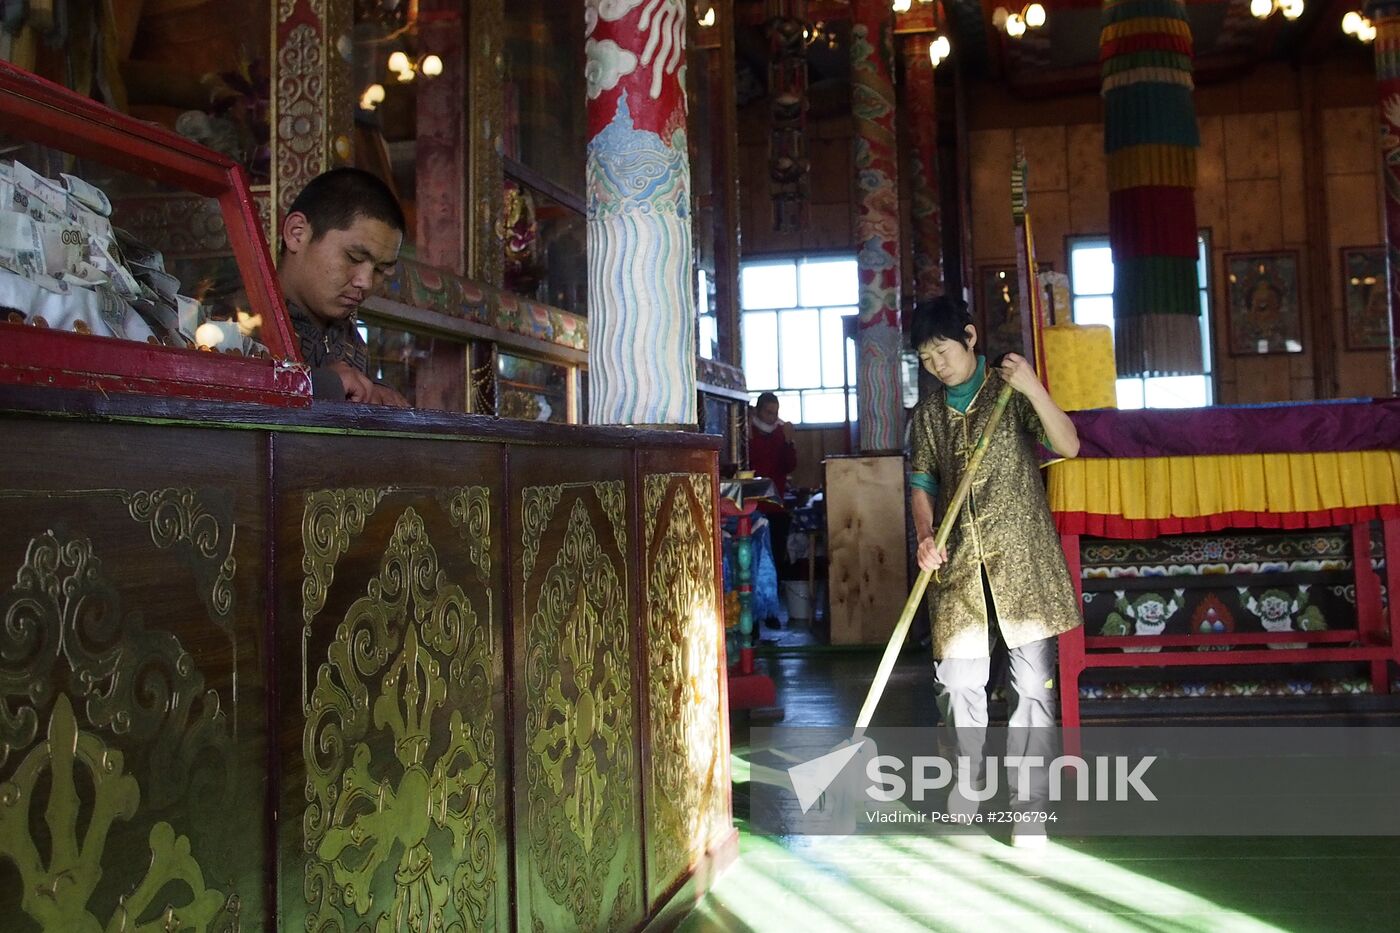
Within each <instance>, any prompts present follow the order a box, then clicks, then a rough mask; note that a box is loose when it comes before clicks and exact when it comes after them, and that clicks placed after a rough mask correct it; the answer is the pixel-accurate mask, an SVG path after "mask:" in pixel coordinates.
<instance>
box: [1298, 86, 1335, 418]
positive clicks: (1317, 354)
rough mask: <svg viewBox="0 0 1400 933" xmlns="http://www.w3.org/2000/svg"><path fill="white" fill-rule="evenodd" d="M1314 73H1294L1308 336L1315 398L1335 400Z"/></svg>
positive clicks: (1322, 141) (1322, 138) (1322, 135)
mask: <svg viewBox="0 0 1400 933" xmlns="http://www.w3.org/2000/svg"><path fill="white" fill-rule="evenodd" d="M1317 84H1318V78H1317V70H1316V69H1315V68H1300V69H1298V86H1299V87H1298V89H1299V95H1298V97H1299V101H1300V107H1299V110H1300V111H1301V125H1302V130H1303V134H1302V135H1303V197H1304V200H1303V220H1304V223H1305V229H1306V230H1307V235H1308V246H1307V250H1306V252H1305V254H1304V255H1305V256H1306V257H1307V265H1308V268H1309V269H1313V270H1316V271H1315V272H1314V274H1312V275H1310V276H1308V277H1307V283H1306V284H1307V288H1308V296H1309V300H1308V307H1309V314H1308V316H1309V318H1311V320H1310V321H1309V322H1308V323H1309V324H1310V327H1309V330H1310V331H1311V332H1312V370H1313V397H1314V398H1320V399H1321V398H1336V397H1337V392H1338V381H1337V340H1336V335H1335V334H1334V332H1333V330H1332V289H1333V288H1334V287H1335V285H1334V280H1333V278H1332V276H1331V275H1329V274H1327V270H1329V269H1331V268H1332V257H1331V249H1330V247H1329V245H1328V230H1329V225H1328V218H1327V172H1326V165H1325V162H1326V159H1325V155H1324V151H1323V150H1324V147H1325V145H1326V141H1327V131H1326V130H1325V129H1324V127H1325V124H1324V123H1323V113H1322V101H1321V99H1320V97H1319V96H1318V88H1317Z"/></svg>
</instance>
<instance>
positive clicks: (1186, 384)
mask: <svg viewBox="0 0 1400 933" xmlns="http://www.w3.org/2000/svg"><path fill="white" fill-rule="evenodd" d="M1146 382H1147V397H1146V402H1147V407H1148V408H1200V407H1201V406H1202V405H1206V404H1208V403H1209V401H1210V399H1209V397H1208V395H1209V383H1208V381H1207V379H1206V377H1205V376H1154V377H1152V378H1149V379H1147V380H1146Z"/></svg>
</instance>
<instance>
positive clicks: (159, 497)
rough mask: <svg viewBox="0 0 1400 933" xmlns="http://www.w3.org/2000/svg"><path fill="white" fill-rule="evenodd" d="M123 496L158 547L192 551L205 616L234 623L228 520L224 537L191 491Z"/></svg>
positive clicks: (230, 524)
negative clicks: (148, 527)
mask: <svg viewBox="0 0 1400 933" xmlns="http://www.w3.org/2000/svg"><path fill="white" fill-rule="evenodd" d="M121 497H122V502H123V503H124V504H125V505H126V508H127V512H128V513H129V514H130V515H131V517H132V518H133V519H135V520H136V521H138V522H142V523H144V524H146V525H149V526H150V529H151V543H153V544H154V545H155V546H156V547H158V548H160V549H161V550H165V549H167V548H172V547H175V546H176V545H184V546H185V547H186V548H188V549H189V551H190V552H192V554H193V556H194V557H195V558H196V560H195V562H194V572H195V575H196V576H197V577H198V578H199V582H200V584H201V586H202V587H203V589H202V590H201V592H200V596H201V598H203V600H204V603H205V606H206V608H208V610H209V617H210V618H211V619H212V620H213V621H214V622H216V623H218V624H219V626H220V627H221V628H223V629H224V631H225V632H228V631H229V628H230V626H231V625H232V623H233V577H234V574H236V573H237V572H238V561H237V560H236V559H235V558H234V556H233V541H234V537H235V536H236V534H237V531H238V529H237V528H236V527H235V526H234V524H233V522H232V520H228V522H227V524H228V534H227V535H225V534H224V531H223V527H222V525H221V524H220V521H219V517H218V516H215V515H214V514H213V513H212V512H210V511H209V510H208V509H207V508H205V507H204V505H202V504H201V503H200V501H199V498H198V495H197V494H196V493H195V491H194V490H193V489H188V488H186V489H175V488H171V489H156V490H151V491H137V492H123V493H122V494H121Z"/></svg>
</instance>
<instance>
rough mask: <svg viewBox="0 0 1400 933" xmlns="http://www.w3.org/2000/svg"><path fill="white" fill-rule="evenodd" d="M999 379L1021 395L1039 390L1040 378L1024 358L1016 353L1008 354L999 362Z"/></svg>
mask: <svg viewBox="0 0 1400 933" xmlns="http://www.w3.org/2000/svg"><path fill="white" fill-rule="evenodd" d="M1001 378H1003V379H1005V380H1006V384H1007V385H1009V386H1011V388H1013V389H1015V390H1016V391H1017V392H1020V393H1021V394H1022V395H1030V394H1031V393H1032V392H1035V391H1036V390H1037V389H1038V388H1040V377H1038V376H1037V375H1036V374H1035V370H1034V369H1032V368H1031V364H1030V363H1028V362H1026V358H1025V357H1024V356H1021V355H1020V354H1017V353H1008V354H1006V356H1005V358H1003V359H1002V361H1001Z"/></svg>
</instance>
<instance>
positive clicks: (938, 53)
mask: <svg viewBox="0 0 1400 933" xmlns="http://www.w3.org/2000/svg"><path fill="white" fill-rule="evenodd" d="M928 54H929V57H930V58H932V59H933V67H935V68H937V67H938V64H939V62H941V61H943V59H945V58H947V57H948V56H949V55H951V54H953V43H951V42H949V41H948V37H947V36H944V35H940V36H939V37H938V38H936V39H934V40H933V41H932V42H931V43H929V47H928Z"/></svg>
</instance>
